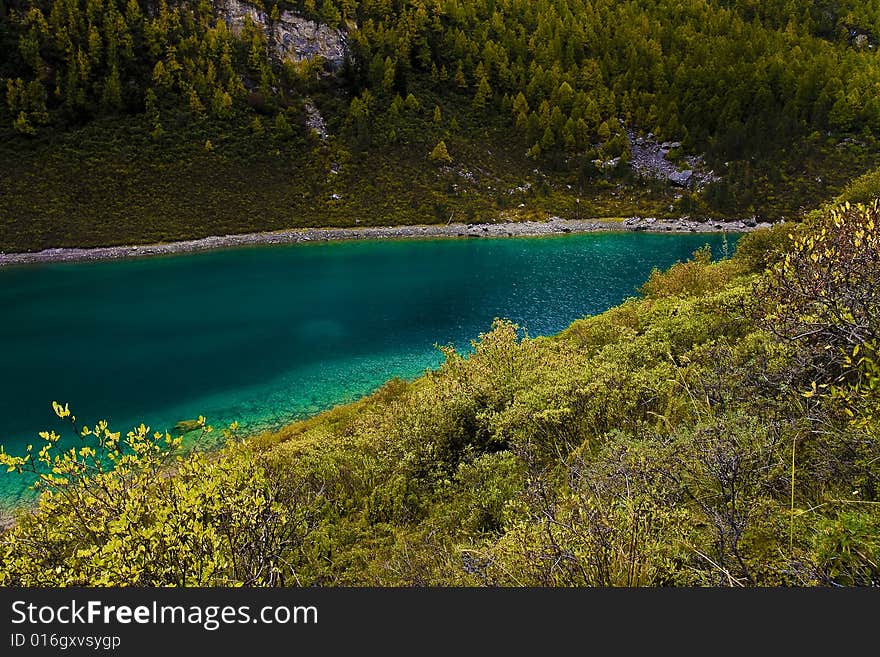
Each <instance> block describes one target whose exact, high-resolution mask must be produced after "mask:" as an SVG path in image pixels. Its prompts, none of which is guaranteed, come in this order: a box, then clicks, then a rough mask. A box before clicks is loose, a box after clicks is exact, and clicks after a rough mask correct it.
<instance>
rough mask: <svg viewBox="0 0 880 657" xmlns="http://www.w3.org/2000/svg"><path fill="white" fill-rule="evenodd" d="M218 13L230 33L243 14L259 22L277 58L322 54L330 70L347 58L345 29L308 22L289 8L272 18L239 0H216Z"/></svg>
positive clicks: (239, 24)
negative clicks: (277, 16) (278, 16)
mask: <svg viewBox="0 0 880 657" xmlns="http://www.w3.org/2000/svg"><path fill="white" fill-rule="evenodd" d="M216 6H217V9H218V11H219V13H220V16H221V17H222V18H223V19H224V20H225V21H226V24H227V25H228V26H229V28H230V29H231V30H232V31H233V32H236V33H237V32H240V31H241V29H242V27H244V23H245V20H246V18H247V17H250V19H251V20H252V21H253V22H254V24H256V25H261V26H262V27H263V30H264V32H265V34H266V37H267V39H268V41H269V50H270V53H269V54H270V55H271V56H273V57H275V58H276V59H277V60H279V61H290V62H301V61H304V60H310V59H313V58H315V57H323V58H324V61H325V62H326V63H327V65H328V66H329V67H330V69H331V70H333V71H338V70H339V69H341V68H342V66H343V65H344V64H345V62H346V60H347V59H348V54H349V53H348V42H347V40H346V36H345V32H343V31H342V30H338V29H335V28H332V27H330V26H329V25H322V24H320V23H316V22H314V21H310V20H308V19H306V18H303V17H302V16H298V15H297V14H294V13H293V12H291V11H285V12H282V13H281V16H280V18H279V20H277V21H273V20H270V19H269V16H268V15H267V14H266V12H265V11H263V10H262V9H257V8H256V7H254V6H253V5H251V4H248V3H247V2H241V0H217V2H216Z"/></svg>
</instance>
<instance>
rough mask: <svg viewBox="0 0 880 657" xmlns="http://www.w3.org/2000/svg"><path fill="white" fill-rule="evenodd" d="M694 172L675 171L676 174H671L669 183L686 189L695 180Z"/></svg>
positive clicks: (687, 170)
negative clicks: (692, 179)
mask: <svg viewBox="0 0 880 657" xmlns="http://www.w3.org/2000/svg"><path fill="white" fill-rule="evenodd" d="M693 176H694V172H693V171H692V170H691V169H685V170H684V171H675V172H674V173H670V174H669V182H671V183H672V184H673V185H679V186H681V187H685V186H686V185H687V184H688V183H689V182H690V180H691V178H693Z"/></svg>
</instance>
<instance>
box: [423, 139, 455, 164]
mask: <svg viewBox="0 0 880 657" xmlns="http://www.w3.org/2000/svg"><path fill="white" fill-rule="evenodd" d="M428 159H429V160H431V162H436V163H438V164H452V157H451V156H450V155H449V151H448V150H446V142H445V141H443V140H442V139H441V140H440V141H439V142H437V145H436V146H434V150H432V151H431V154H430V155H428Z"/></svg>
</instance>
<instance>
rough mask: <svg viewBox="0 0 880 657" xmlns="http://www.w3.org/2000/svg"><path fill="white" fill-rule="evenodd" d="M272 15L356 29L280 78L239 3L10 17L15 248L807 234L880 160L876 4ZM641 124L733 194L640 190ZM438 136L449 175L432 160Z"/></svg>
mask: <svg viewBox="0 0 880 657" xmlns="http://www.w3.org/2000/svg"><path fill="white" fill-rule="evenodd" d="M255 5H257V6H260V5H262V6H263V7H264V9H265V15H266V19H265V20H266V21H268V22H269V23H272V22H274V21H277V20H280V19H281V18H282V17H283V15H284V14H283V12H285V11H289V10H292V11H295V12H296V13H297V14H299V15H302V16H306V17H309V18H311V19H314V20H316V21H318V22H320V23H321V24H323V25H329V26H330V27H333V28H339V29H342V30H343V31H344V32H345V33H346V35H347V41H348V47H349V51H350V57H349V61H348V63H347V64H346V65H345V66H343V67H342V68H341V70H339V71H336V72H331V71H330V70H329V68H328V67H325V65H324V62H323V60H322V58H321V57H316V58H313V59H312V60H307V61H304V62H297V63H294V62H291V61H282V60H280V59H279V58H277V57H276V56H275V54H274V50H273V44H272V42H271V41H270V39H269V38H268V37H267V34H266V30H265V29H264V28H263V26H262V25H260V24H255V23H253V21H251V20H250V19H248V20H245V21H244V23H243V25H241V26H236V29H235V30H233V29H231V28H229V27H227V25H226V22H225V21H224V19H223V17H222V15H221V13H220V12H221V11H222V6H223V3H221V2H218V3H207V2H203V1H196V0H172V1H171V2H166V1H165V0H158V1H154V0H127V1H126V2H123V1H122V0H76V1H75V2H74V1H72V0H71V1H69V2H60V1H58V0H3V2H2V3H0V84H2V88H3V90H4V92H5V102H4V103H0V199H2V200H0V250H23V249H37V248H43V247H48V246H93V245H97V244H119V243H126V242H145V241H156V240H171V239H180V238H187V237H200V236H205V235H208V234H217V233H223V232H243V231H252V230H269V229H276V228H282V227H291V226H303V225H331V224H336V225H349V224H353V223H354V222H355V221H356V220H360V221H366V222H377V223H383V224H392V223H412V222H439V221H443V222H445V221H448V219H449V217H450V216H454V217H456V218H459V219H464V220H468V221H470V220H477V219H479V220H494V219H497V218H498V217H499V216H504V217H507V218H517V217H519V216H527V217H530V218H531V217H535V216H538V217H540V216H546V215H548V214H550V213H552V214H559V215H562V216H567V215H568V214H571V213H573V211H574V208H575V207H576V204H577V199H581V201H584V202H585V203H583V205H582V206H581V207H585V208H586V207H589V208H590V213H591V214H593V215H594V216H625V215H627V214H633V213H639V214H652V215H657V216H660V215H664V214H671V215H676V214H690V215H692V216H697V217H711V216H729V215H737V216H743V215H746V214H749V215H751V214H758V215H761V216H763V217H765V218H768V219H777V218H780V217H786V218H788V219H791V218H798V217H800V216H801V215H802V213H803V211H804V210H805V209H807V208H811V207H815V206H816V205H817V204H818V203H819V202H820V201H821V200H823V199H825V198H828V197H829V196H833V195H834V194H836V193H838V192H839V191H840V189H841V188H842V186H843V184H844V183H845V182H846V181H847V180H850V179H852V178H853V177H854V176H856V175H858V174H860V173H862V172H864V171H865V170H867V169H869V168H871V167H873V166H876V165H877V164H878V152H880V149H878V148H877V142H876V139H875V138H874V136H873V134H874V132H876V130H877V129H878V128H880V102H878V100H877V97H876V93H875V89H876V85H877V84H878V81H880V65H878V63H877V58H876V55H875V52H874V48H875V46H876V41H877V38H878V29H880V28H878V25H880V13H878V10H877V8H876V7H875V6H874V5H873V4H871V3H857V2H852V1H851V0H827V1H823V2H819V3H817V2H788V3H780V2H770V3H755V2H752V1H751V0H736V1H730V2H728V1H724V2H722V1H720V0H686V1H685V2H676V3H669V2H665V1H663V0H655V1H652V2H631V1H630V2H618V1H611V0H594V1H592V2H574V3H572V2H569V1H567V0H543V1H542V2H537V3H534V2H524V1H522V0H492V1H491V2H490V1H488V0H476V1H474V2H466V3H465V2H461V1H460V0H437V1H434V2H427V1H425V0H394V1H392V0H364V1H361V2H357V1H356V0H327V1H326V2H321V3H316V2H313V1H312V0H305V1H302V2H300V1H297V2H280V3H275V2H265V3H260V2H259V1H256V2H255ZM307 99H310V102H313V103H314V105H315V106H316V107H317V108H318V109H319V110H320V112H321V114H322V115H323V117H324V119H325V122H326V125H327V128H328V130H329V133H330V136H329V137H327V138H326V139H322V138H321V137H320V136H316V135H315V134H314V133H313V132H312V131H311V130H310V129H309V128H308V127H307V115H308V110H307V107H309V106H310V105H309V104H307V102H306V101H307ZM627 129H630V130H633V131H636V132H641V133H647V132H653V134H654V135H655V136H657V137H658V138H659V139H668V140H675V141H680V142H682V147H681V149H680V152H679V155H681V154H682V153H704V154H705V155H706V156H707V158H708V162H709V165H710V166H712V167H713V168H714V169H715V171H716V172H717V173H719V174H721V175H722V176H723V178H724V179H723V181H722V182H719V183H717V184H713V185H709V186H708V187H707V188H706V189H705V190H703V191H701V192H695V191H684V192H682V190H678V189H676V188H671V187H669V186H668V185H667V184H665V183H662V184H661V183H656V182H651V183H649V182H644V181H637V180H634V179H633V175H632V172H631V170H630V169H629V167H627V166H626V163H627V160H628V158H629V156H630V153H629V142H628V139H627V138H626V130H627ZM440 142H443V143H444V144H445V145H446V147H447V153H448V154H450V155H452V157H453V163H452V165H451V170H447V169H446V168H444V167H438V166H437V165H436V163H435V162H434V161H432V160H431V159H430V158H428V157H426V155H428V154H430V153H432V152H433V150H434V148H435V147H436V146H437V145H438V144H439V143H440ZM617 157H619V158H620V160H618V165H617V166H615V167H610V168H606V167H604V166H601V163H603V162H609V161H613V159H614V158H617ZM597 162H599V163H600V165H599V166H597V164H596V163H597ZM402 170H405V171H406V176H402V175H401V171H402ZM402 178H405V179H402ZM522 190H525V191H522ZM337 196H338V197H341V198H337ZM587 202H588V203H587ZM520 204H523V205H525V208H524V209H523V212H522V215H520V214H519V213H518V210H519V206H520Z"/></svg>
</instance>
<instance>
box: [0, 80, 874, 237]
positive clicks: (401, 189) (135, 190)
mask: <svg viewBox="0 0 880 657" xmlns="http://www.w3.org/2000/svg"><path fill="white" fill-rule="evenodd" d="M423 95H424V96H425V101H426V103H425V106H426V107H431V106H433V105H432V103H434V102H435V101H437V102H440V103H444V100H443V99H441V98H439V97H432V96H430V95H427V92H425V93H423ZM444 110H445V114H444V116H459V117H461V125H462V127H461V128H459V129H458V130H456V131H453V130H452V129H451V128H450V126H449V123H446V122H445V123H444V124H443V125H441V126H435V127H434V128H432V130H431V131H430V132H424V131H423V130H419V129H418V126H420V125H422V123H421V122H420V119H419V117H411V119H410V120H409V122H407V121H405V120H404V121H402V122H401V124H402V126H403V127H401V129H400V130H399V133H400V134H399V137H398V141H397V143H396V144H393V145H384V146H374V147H371V148H368V149H367V150H364V151H358V150H356V149H349V148H347V147H346V146H344V145H343V142H342V140H341V139H336V138H331V139H330V140H329V141H328V142H326V143H321V142H319V141H318V140H316V139H313V138H311V137H308V136H303V135H299V134H295V135H293V136H291V137H289V138H286V139H279V138H276V137H275V136H273V135H272V130H271V129H270V128H267V130H266V134H264V135H262V136H259V137H257V136H254V135H252V134H251V133H250V131H249V130H248V129H246V128H242V127H238V126H237V124H236V122H235V121H232V122H230V123H228V124H211V123H208V124H184V125H182V126H181V127H180V128H179V132H177V133H175V136H174V137H170V136H168V135H166V136H165V137H163V138H162V139H161V140H160V141H159V142H155V141H153V140H152V139H151V138H150V137H149V135H148V134H147V132H146V129H145V127H144V124H143V122H142V120H141V118H140V117H133V118H129V119H107V120H101V121H96V122H94V123H92V124H90V125H88V126H85V127H82V128H79V129H77V130H74V131H70V132H67V133H63V134H58V135H54V136H47V137H41V138H38V139H36V140H33V141H29V140H26V139H25V138H21V137H12V136H11V135H10V134H9V133H8V131H7V132H6V133H4V134H5V137H4V139H3V140H2V142H0V250H2V251H26V250H38V249H42V248H48V247H59V246H80V247H89V246H109V245H117V244H130V243H152V242H160V241H173V240H180V239H191V238H198V237H205V236H208V235H218V234H227V233H245V232H255V231H263V230H276V229H281V228H291V227H301V226H350V225H354V224H355V223H356V222H359V223H361V224H363V225H395V224H396V225H401V224H413V223H445V222H447V221H448V220H449V219H450V217H452V218H454V219H455V220H456V221H467V222H470V221H496V220H500V219H533V218H546V217H548V216H550V215H559V216H563V217H569V218H573V217H575V216H579V217H581V218H584V217H622V216H630V215H633V214H640V215H645V216H680V215H682V214H688V215H691V216H692V217H695V218H699V217H706V216H734V217H740V218H741V217H744V216H750V215H752V214H755V213H757V214H759V215H761V216H762V217H764V218H766V219H770V220H775V219H778V218H781V217H786V218H789V219H790V218H797V217H799V216H801V215H802V214H803V211H804V208H805V207H814V206H815V204H817V203H818V202H819V201H820V200H822V199H824V198H828V197H829V196H831V195H833V194H836V193H838V192H839V191H840V189H841V188H842V187H843V185H844V184H845V183H846V181H848V180H850V179H851V178H852V177H854V176H856V175H858V174H860V173H862V172H863V171H865V170H866V169H868V168H869V167H871V166H874V165H876V164H877V162H878V160H877V153H876V148H874V146H873V145H872V144H871V143H867V142H858V143H844V144H842V145H841V144H839V143H838V140H837V138H818V137H814V139H812V140H808V141H806V142H804V143H802V144H800V145H798V146H797V147H793V148H792V150H791V151H790V152H788V153H785V154H776V155H773V156H767V157H766V158H765V159H763V160H761V161H755V162H745V163H744V162H739V163H733V164H731V165H730V166H729V167H728V168H724V167H723V166H722V168H721V169H719V170H720V171H722V172H723V173H725V175H726V179H727V180H730V181H736V182H735V184H727V183H725V184H722V186H721V189H719V190H715V191H713V190H712V189H710V190H708V191H707V192H706V194H705V195H702V196H696V195H692V194H684V195H682V192H681V190H680V189H677V188H673V187H670V186H668V185H662V184H659V183H645V182H639V181H637V180H633V179H632V178H631V177H630V176H627V175H622V176H621V175H616V176H608V177H601V176H600V177H591V178H582V177H581V176H580V175H579V174H578V173H577V172H565V171H562V170H552V169H550V168H548V165H547V164H546V163H545V164H544V165H542V168H540V169H539V168H537V167H536V165H535V163H534V162H532V161H530V160H528V159H527V158H525V157H524V150H525V149H524V146H523V145H522V144H518V143H517V142H516V141H515V140H511V139H510V133H509V129H508V128H506V127H504V126H501V125H497V126H492V125H489V127H486V126H484V125H482V123H481V122H480V121H479V120H477V119H475V118H473V117H469V116H468V113H469V108H468V107H467V104H466V103H464V104H461V106H460V107H459V106H456V105H454V104H452V105H450V104H449V101H447V102H445V104H444ZM424 111H427V110H424ZM449 120H450V121H451V119H449ZM444 121H446V120H444ZM331 129H334V130H337V131H338V130H342V126H331ZM6 137H8V138H6ZM440 138H443V139H445V141H446V143H447V145H448V147H449V151H450V153H451V154H452V157H453V160H454V162H453V165H452V167H448V168H440V167H437V166H436V165H434V164H432V163H430V162H429V161H428V159H427V154H428V153H429V152H430V151H431V148H432V147H433V145H434V144H435V143H436V141H437V140H438V139H440ZM206 140H210V142H211V145H212V147H213V150H210V151H208V150H206V149H205V142H206ZM524 185H527V186H528V190H527V191H524V192H521V191H515V190H516V189H517V188H520V187H521V186H524ZM332 195H338V196H339V197H340V198H339V199H338V200H334V199H333V198H331V197H332ZM576 199H580V202H579V203H578V202H577V200H576ZM755 199H764V200H762V201H760V202H758V201H756V200H755Z"/></svg>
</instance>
